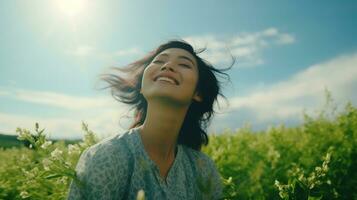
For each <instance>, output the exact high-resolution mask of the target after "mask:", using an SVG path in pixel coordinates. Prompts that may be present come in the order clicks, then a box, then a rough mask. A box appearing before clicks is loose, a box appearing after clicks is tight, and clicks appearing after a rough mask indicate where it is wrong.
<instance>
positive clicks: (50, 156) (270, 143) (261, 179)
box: [0, 96, 357, 200]
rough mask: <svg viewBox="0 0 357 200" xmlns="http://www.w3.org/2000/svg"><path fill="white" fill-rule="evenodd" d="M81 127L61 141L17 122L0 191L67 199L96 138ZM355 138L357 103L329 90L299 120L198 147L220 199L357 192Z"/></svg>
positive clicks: (230, 134) (3, 152)
mask: <svg viewBox="0 0 357 200" xmlns="http://www.w3.org/2000/svg"><path fill="white" fill-rule="evenodd" d="M19 126H21V125H19ZM82 129H83V132H84V137H83V140H82V141H78V142H76V143H72V144H66V143H65V142H63V141H62V142H61V141H57V142H51V141H49V140H47V138H46V134H45V132H44V130H43V129H41V128H40V127H39V125H38V124H37V123H36V126H35V130H34V131H32V130H31V131H30V130H26V129H22V128H17V130H16V132H17V133H18V136H17V139H18V140H19V141H21V142H26V143H27V145H26V146H23V145H20V146H19V145H17V146H14V147H12V148H9V147H8V146H7V147H6V148H1V149H0V177H1V178H0V199H65V197H66V195H67V190H68V187H69V183H70V181H71V180H74V181H76V180H77V179H76V175H75V171H74V168H75V166H76V163H77V160H78V158H79V156H80V154H81V152H83V150H85V149H86V148H88V147H89V146H91V145H93V144H95V143H97V142H98V141H99V140H98V138H97V137H96V134H95V133H93V132H92V131H91V130H90V129H89V128H88V125H87V124H85V123H82ZM356 145H357V109H356V107H354V106H353V105H352V104H351V103H347V104H346V105H344V109H343V111H342V112H340V113H336V112H335V107H334V105H332V101H331V97H330V96H327V103H326V106H325V107H324V108H323V109H322V110H321V111H318V113H317V115H316V116H315V117H311V116H308V115H307V114H304V122H303V124H301V125H299V126H297V127H285V126H284V125H279V126H276V127H271V128H269V129H267V130H265V131H260V132H254V131H252V130H251V128H250V127H249V126H244V127H241V128H240V129H237V131H229V130H227V131H224V132H223V133H221V134H216V135H211V136H210V144H209V145H208V146H206V147H204V148H203V152H205V153H207V154H208V155H210V156H211V158H212V159H213V160H214V161H215V163H216V165H217V167H218V170H219V171H220V173H221V175H222V181H223V182H224V196H225V197H224V199H269V200H270V199H297V200H300V199H301V200H302V199H306V200H307V199H309V200H317V199H357V192H356V191H357V150H356ZM144 196H145V191H144V192H143V193H142V192H140V193H139V195H138V199H144V198H145V197H144Z"/></svg>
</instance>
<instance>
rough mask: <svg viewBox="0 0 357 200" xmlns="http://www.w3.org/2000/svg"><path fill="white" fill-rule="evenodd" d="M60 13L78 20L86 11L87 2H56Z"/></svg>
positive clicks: (85, 0) (72, 0)
mask: <svg viewBox="0 0 357 200" xmlns="http://www.w3.org/2000/svg"><path fill="white" fill-rule="evenodd" d="M55 2H56V5H55V6H56V7H57V8H58V10H59V12H60V13H61V14H62V15H63V16H65V17H68V18H78V17H79V16H81V15H82V13H83V12H84V11H85V10H86V7H87V5H88V2H87V0H56V1H55Z"/></svg>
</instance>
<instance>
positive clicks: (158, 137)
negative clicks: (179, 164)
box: [139, 101, 188, 161]
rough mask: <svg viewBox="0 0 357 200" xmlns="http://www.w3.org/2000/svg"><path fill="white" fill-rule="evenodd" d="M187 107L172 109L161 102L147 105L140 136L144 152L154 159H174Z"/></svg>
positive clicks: (152, 102)
mask: <svg viewBox="0 0 357 200" xmlns="http://www.w3.org/2000/svg"><path fill="white" fill-rule="evenodd" d="M187 109H188V107H187V106H186V107H173V106H172V105H171V106H170V105H166V104H163V103H162V102H155V101H151V102H150V104H148V109H147V113H146V118H145V121H144V124H143V125H141V126H140V128H139V130H140V136H141V139H142V141H143V144H144V147H145V150H146V151H147V152H148V153H149V154H150V156H151V157H152V158H154V159H157V160H160V161H168V160H172V158H174V157H175V149H176V146H177V139H178V134H179V132H180V129H181V127H182V123H183V121H184V118H185V116H186V112H187Z"/></svg>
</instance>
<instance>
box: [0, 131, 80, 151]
mask: <svg viewBox="0 0 357 200" xmlns="http://www.w3.org/2000/svg"><path fill="white" fill-rule="evenodd" d="M51 141H52V142H54V143H55V142H58V141H64V143H65V144H66V145H68V144H75V143H78V142H79V141H80V140H51ZM29 145H30V143H29V142H27V141H20V140H18V139H17V135H7V134H3V133H0V148H4V149H7V148H12V147H23V146H26V147H28V146H29Z"/></svg>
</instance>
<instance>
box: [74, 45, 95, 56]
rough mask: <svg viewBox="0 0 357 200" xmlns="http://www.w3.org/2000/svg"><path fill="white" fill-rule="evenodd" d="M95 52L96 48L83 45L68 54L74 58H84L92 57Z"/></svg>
mask: <svg viewBox="0 0 357 200" xmlns="http://www.w3.org/2000/svg"><path fill="white" fill-rule="evenodd" d="M94 50H95V49H94V47H92V46H90V45H81V46H77V47H76V48H74V49H70V50H69V51H68V52H67V53H69V54H70V55H74V56H80V57H84V56H90V55H92V54H93V53H94Z"/></svg>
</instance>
